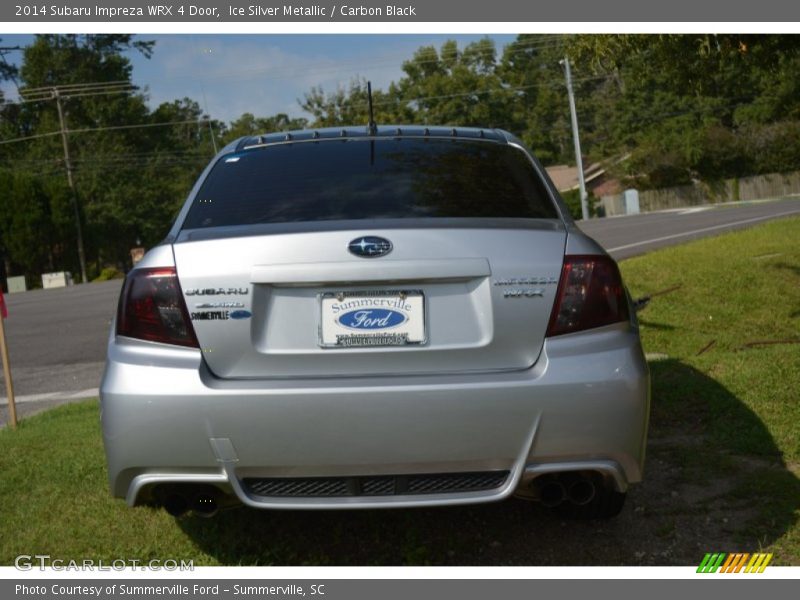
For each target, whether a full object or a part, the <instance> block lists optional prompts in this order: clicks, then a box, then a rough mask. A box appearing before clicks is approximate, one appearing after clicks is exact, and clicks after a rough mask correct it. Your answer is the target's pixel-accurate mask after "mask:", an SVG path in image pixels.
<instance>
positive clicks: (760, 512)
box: [178, 360, 800, 565]
mask: <svg viewBox="0 0 800 600" xmlns="http://www.w3.org/2000/svg"><path fill="white" fill-rule="evenodd" d="M651 372H652V379H653V399H654V400H653V411H652V419H651V432H650V444H649V448H648V464H647V468H646V472H645V480H644V482H643V483H642V484H639V485H636V486H634V487H633V488H632V489H631V492H630V493H629V497H628V502H627V504H626V506H625V508H624V510H623V512H622V514H621V515H620V516H619V517H617V518H616V519H612V520H609V521H597V522H570V521H562V520H560V519H558V518H557V517H555V516H554V515H553V514H552V513H550V512H549V511H547V510H546V509H543V508H541V507H540V506H538V505H535V504H529V503H527V502H524V501H520V500H510V501H506V502H501V503H497V504H490V505H478V506H470V507H454V508H437V509H416V510H383V511H374V510H372V511H325V512H301V511H281V512H278V511H259V510H254V509H246V508H238V509H233V510H229V511H227V512H224V513H221V514H220V515H218V516H217V517H216V518H215V519H211V520H205V519H199V518H195V517H187V518H182V519H179V520H178V524H179V526H180V527H181V528H182V529H183V531H184V532H186V533H187V534H188V535H189V536H190V537H191V538H192V539H193V540H194V542H195V543H196V544H197V545H198V546H200V547H201V548H202V550H203V551H205V552H207V553H208V554H210V555H213V556H214V557H216V558H217V559H218V560H219V561H220V562H221V563H223V564H226V565H238V564H248V565H249V564H283V565H307V564H313V565H317V564H322V565H326V564H328V565H426V564H433V565H545V564H546V565H636V564H660V565H661V564H682V565H696V564H698V563H699V562H700V560H701V559H702V556H703V554H704V553H705V552H710V551H723V552H734V551H742V552H753V551H759V550H760V549H762V548H764V547H766V546H769V545H771V544H773V543H774V542H776V541H779V540H781V539H782V538H783V537H784V536H785V535H786V534H787V532H789V534H790V535H789V536H787V537H789V538H793V539H795V540H796V539H797V537H798V534H797V531H796V530H795V528H796V527H797V523H796V520H797V517H796V511H797V509H798V499H799V498H800V483H799V482H798V479H797V478H796V477H795V476H794V475H793V474H792V473H791V472H789V471H788V470H787V469H786V466H785V465H784V463H783V461H782V458H781V453H780V451H779V449H778V448H777V447H776V446H775V443H774V442H773V440H772V437H771V435H770V433H769V431H768V430H767V428H766V427H765V426H764V425H763V423H762V422H761V421H760V420H759V419H758V417H757V416H756V415H755V414H754V413H753V412H752V411H750V410H749V409H748V408H747V407H745V406H744V405H743V403H742V402H740V401H739V400H738V399H737V398H736V397H735V396H734V395H732V394H731V393H730V392H729V391H728V390H727V389H725V388H724V387H723V386H721V385H719V384H718V383H717V382H715V381H714V380H712V379H710V378H709V377H707V376H705V375H704V374H702V373H700V372H698V371H697V370H695V369H693V368H691V367H688V366H686V365H684V364H682V363H680V362H678V361H672V360H667V361H658V362H655V363H653V364H652V365H651ZM787 552H788V554H786V553H784V554H783V555H782V554H781V552H780V544H779V551H778V553H777V555H776V558H775V560H776V562H778V563H792V564H797V563H798V562H800V558H799V557H798V555H797V547H796V546H795V547H794V549H793V550H791V549H790V550H787Z"/></svg>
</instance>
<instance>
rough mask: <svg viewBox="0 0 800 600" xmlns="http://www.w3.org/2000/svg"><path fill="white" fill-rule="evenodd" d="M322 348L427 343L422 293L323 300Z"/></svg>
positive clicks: (337, 296) (325, 297)
mask: <svg viewBox="0 0 800 600" xmlns="http://www.w3.org/2000/svg"><path fill="white" fill-rule="evenodd" d="M320 300H321V302H320V304H321V311H322V312H321V318H320V345H321V346H324V347H329V348H357V347H364V346H405V345H406V344H422V343H424V342H425V297H424V296H423V295H422V292H420V291H418V290H414V291H391V292H342V293H325V294H322V295H321V297H320Z"/></svg>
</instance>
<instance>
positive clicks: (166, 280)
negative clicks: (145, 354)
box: [117, 267, 199, 348]
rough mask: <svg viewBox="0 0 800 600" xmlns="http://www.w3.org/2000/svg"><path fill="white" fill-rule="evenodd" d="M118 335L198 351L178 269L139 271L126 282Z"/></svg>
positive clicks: (121, 298) (119, 311)
mask: <svg viewBox="0 0 800 600" xmlns="http://www.w3.org/2000/svg"><path fill="white" fill-rule="evenodd" d="M117 335H124V336H128V337H132V338H138V339H141V340H148V341H151V342H161V343H163V344H176V345H179V346H190V347H193V348H198V347H199V345H198V343H197V338H196V337H195V334H194V329H193V328H192V323H191V321H190V319H189V313H188V311H187V310H186V303H185V302H184V301H183V294H182V293H181V287H180V284H179V283H178V275H177V274H176V272H175V268H174V267H165V268H159V269H136V270H134V271H132V272H131V273H130V274H129V275H128V278H127V279H126V280H125V286H124V287H123V288H122V295H121V297H120V300H119V310H118V313H117Z"/></svg>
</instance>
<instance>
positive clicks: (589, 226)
mask: <svg viewBox="0 0 800 600" xmlns="http://www.w3.org/2000/svg"><path fill="white" fill-rule="evenodd" d="M790 215H800V200H798V199H794V200H781V201H775V202H760V203H752V204H744V205H727V206H718V207H702V208H693V209H682V210H676V211H667V212H659V213H649V214H644V215H636V216H625V217H614V218H607V219H595V220H591V221H589V222H587V223H581V224H580V227H581V229H583V230H584V231H585V232H586V233H587V234H589V235H591V236H592V237H593V238H595V239H596V240H597V241H598V242H600V243H601V244H602V245H603V246H604V247H605V248H606V249H607V250H608V251H609V252H610V253H611V254H612V255H613V256H614V257H615V258H617V259H621V258H627V257H630V256H634V255H637V254H643V253H645V252H649V251H651V250H655V249H656V248H660V247H663V246H668V245H675V244H681V243H684V242H687V241H689V240H692V239H697V238H699V237H706V236H711V235H715V234H719V233H722V232H724V231H730V230H733V229H741V228H744V227H750V226H753V225H756V224H758V223H762V222H764V221H767V220H770V219H774V218H780V217H785V216H790ZM121 283H122V282H121V281H118V280H117V281H107V282H103V283H93V284H90V285H76V286H72V287H69V288H61V289H53V290H33V291H29V292H25V293H22V294H12V295H9V296H6V300H7V303H8V307H9V318H8V319H7V320H6V334H7V337H8V340H9V351H10V355H11V364H12V377H13V380H14V388H15V392H16V396H17V402H18V413H19V414H20V415H21V416H25V415H26V414H30V413H32V412H38V411H40V410H43V409H44V408H49V407H50V406H52V405H54V404H60V403H63V402H66V401H70V400H76V399H81V398H86V397H93V396H96V395H97V391H96V388H97V386H98V384H99V381H100V377H101V375H102V371H103V361H104V359H105V351H106V341H107V337H108V331H109V325H110V322H111V318H112V316H113V314H114V311H115V310H116V305H117V298H118V296H119V290H120V286H121ZM0 379H2V374H0ZM0 390H2V391H0V394H2V396H0V425H2V424H3V423H5V421H6V401H5V387H4V386H3V387H0Z"/></svg>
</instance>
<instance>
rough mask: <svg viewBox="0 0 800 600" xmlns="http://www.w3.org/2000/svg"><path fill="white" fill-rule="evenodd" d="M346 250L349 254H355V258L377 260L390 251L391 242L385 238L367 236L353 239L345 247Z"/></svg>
mask: <svg viewBox="0 0 800 600" xmlns="http://www.w3.org/2000/svg"><path fill="white" fill-rule="evenodd" d="M347 249H348V250H350V252H351V254H355V255H356V256H361V257H363V258H378V257H379V256H385V255H387V254H389V252H391V251H392V242H390V241H389V240H387V239H386V238H382V237H377V236H374V235H367V236H364V237H360V238H356V239H354V240H353V241H352V242H350V243H349V244H348V245H347Z"/></svg>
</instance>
